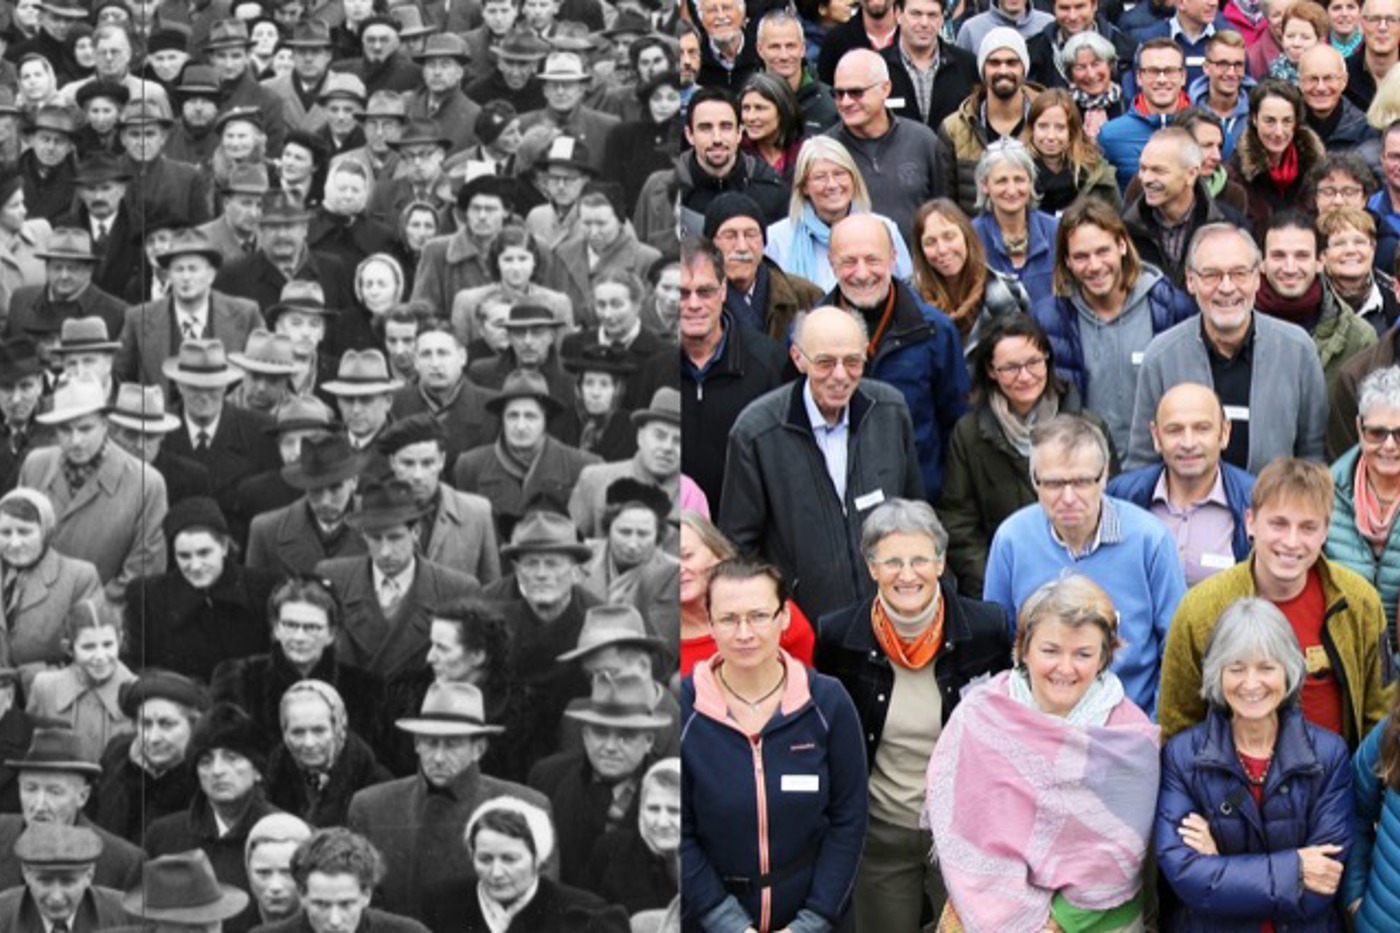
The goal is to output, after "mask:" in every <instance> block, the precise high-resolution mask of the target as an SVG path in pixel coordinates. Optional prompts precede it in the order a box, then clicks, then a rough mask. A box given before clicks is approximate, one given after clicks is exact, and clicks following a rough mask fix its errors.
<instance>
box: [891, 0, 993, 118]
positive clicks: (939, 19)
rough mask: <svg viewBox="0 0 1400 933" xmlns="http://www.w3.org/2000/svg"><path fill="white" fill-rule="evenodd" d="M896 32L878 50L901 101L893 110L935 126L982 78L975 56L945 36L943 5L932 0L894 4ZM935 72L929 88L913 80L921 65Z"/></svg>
mask: <svg viewBox="0 0 1400 933" xmlns="http://www.w3.org/2000/svg"><path fill="white" fill-rule="evenodd" d="M896 8H897V9H898V13H897V16H898V18H899V35H898V37H897V38H896V39H895V41H894V42H893V43H892V44H890V45H887V46H885V48H883V49H881V50H880V57H881V58H883V59H884V60H885V63H886V64H887V65H888V66H889V70H890V97H891V99H894V98H898V99H899V100H901V101H902V103H901V104H900V105H899V106H898V107H894V108H892V109H893V111H894V114H895V115H896V116H900V117H904V118H905V119H907V120H914V121H916V122H922V123H924V124H925V125H926V126H928V128H929V129H931V130H933V131H934V132H937V131H938V128H939V127H940V126H942V125H943V121H944V120H945V119H947V117H948V115H949V114H950V113H952V112H953V111H954V110H957V109H958V107H959V105H961V104H962V102H963V101H964V100H966V99H967V96H968V95H969V94H971V93H972V89H973V88H974V87H976V86H977V85H978V84H980V83H981V81H982V76H981V75H980V74H978V71H977V56H975V55H973V54H972V53H971V52H969V51H967V50H966V49H962V48H959V47H958V46H956V45H954V44H953V43H951V42H945V41H943V39H942V37H941V35H940V33H941V31H942V29H943V5H942V4H941V3H938V2H936V0H913V2H912V3H905V4H896ZM917 69H922V71H923V72H925V73H926V72H928V70H929V69H932V70H933V73H932V74H931V75H930V76H929V77H928V79H927V80H928V82H929V84H928V89H927V91H926V92H925V93H922V94H921V93H920V90H921V89H920V88H918V87H917V86H916V85H915V83H914V82H915V78H916V77H917V76H919V71H918V70H917Z"/></svg>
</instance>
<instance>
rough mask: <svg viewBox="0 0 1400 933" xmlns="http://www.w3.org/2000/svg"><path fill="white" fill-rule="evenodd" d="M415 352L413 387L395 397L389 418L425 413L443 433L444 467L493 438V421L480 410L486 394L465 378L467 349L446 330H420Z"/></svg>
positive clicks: (434, 327)
mask: <svg viewBox="0 0 1400 933" xmlns="http://www.w3.org/2000/svg"><path fill="white" fill-rule="evenodd" d="M417 354H418V356H417V366H418V383H417V384H416V385H409V386H404V387H403V388H401V389H399V390H398V392H397V393H395V395H394V403H393V407H392V409H391V413H392V415H393V417H394V418H407V417H409V416H411V415H416V414H419V413H421V412H431V413H432V414H433V416H434V417H436V418H437V419H438V421H439V422H440V423H441V424H442V426H443V427H444V428H445V429H446V430H447V457H448V461H447V462H448V463H455V462H456V460H457V457H458V456H460V455H461V453H462V452H463V451H465V450H470V449H471V448H473V447H478V446H480V445H482V444H488V443H490V442H491V441H493V440H495V438H496V430H497V426H498V424H499V422H498V421H497V420H496V416H495V415H493V414H492V413H491V412H490V411H489V410H488V409H487V407H486V403H487V401H489V400H490V398H491V395H490V393H489V392H487V391H486V390H484V389H482V388H481V387H479V386H477V385H474V384H473V383H472V382H471V380H469V379H467V377H466V368H467V350H466V348H465V347H464V346H462V342H461V340H460V339H459V338H458V337H457V334H456V333H455V332H454V331H453V330H452V328H451V327H448V326H447V325H445V324H436V325H431V326H429V327H428V328H426V329H424V330H423V332H422V333H420V334H419V335H418V341H417Z"/></svg>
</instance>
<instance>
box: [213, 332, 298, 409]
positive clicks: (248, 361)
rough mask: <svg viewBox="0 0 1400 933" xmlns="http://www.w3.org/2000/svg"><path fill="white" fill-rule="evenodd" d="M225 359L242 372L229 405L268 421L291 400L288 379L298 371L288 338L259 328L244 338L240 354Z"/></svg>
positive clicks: (229, 398)
mask: <svg viewBox="0 0 1400 933" xmlns="http://www.w3.org/2000/svg"><path fill="white" fill-rule="evenodd" d="M228 359H229V362H230V363H233V364H234V365H235V366H237V367H238V368H239V369H241V370H243V381H242V382H240V383H239V384H238V388H237V389H235V390H233V392H231V393H229V397H228V400H229V403H230V404H232V405H236V406H238V407H240V408H246V409H248V410H249V411H256V412H261V413H262V414H264V415H268V416H269V417H272V416H273V415H275V413H276V411H277V409H278V408H280V407H282V404H283V403H284V402H285V401H286V400H287V399H288V398H291V396H292V378H293V377H294V376H295V375H296V374H297V373H298V372H299V371H300V367H299V366H298V364H297V361H296V357H295V356H294V355H293V352H292V338H291V337H289V336H287V335H286V334H284V333H283V334H274V333H272V332H271V331H268V330H265V329H263V328H261V327H259V328H258V329H257V330H255V331H253V332H252V333H251V334H249V335H248V343H247V345H246V346H244V348H243V351H242V352H241V353H230V354H229V355H228Z"/></svg>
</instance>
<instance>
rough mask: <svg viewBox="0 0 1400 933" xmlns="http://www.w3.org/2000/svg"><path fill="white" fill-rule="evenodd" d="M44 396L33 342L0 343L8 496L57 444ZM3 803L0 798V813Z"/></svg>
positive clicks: (0, 430)
mask: <svg viewBox="0 0 1400 933" xmlns="http://www.w3.org/2000/svg"><path fill="white" fill-rule="evenodd" d="M43 394H44V369H43V365H42V364H41V363H40V362H39V355H38V350H37V348H36V347H35V346H34V341H33V340H30V339H29V338H28V337H26V336H23V335H21V336H19V337H15V338H13V339H9V340H6V341H4V342H3V343H0V489H4V490H5V491H6V492H8V491H9V490H11V489H13V488H14V485H15V480H16V478H17V477H18V474H19V465H20V464H21V463H23V462H24V456H25V454H26V453H28V452H29V450H30V449H31V448H33V447H45V446H48V445H49V444H52V443H53V442H54V430H53V428H51V427H49V426H48V425H46V424H40V423H39V422H38V421H36V420H35V419H34V415H35V414H36V413H37V412H38V410H39V399H40V398H41V397H42V396H43ZM2 803H3V796H0V809H3V805H2ZM0 851H4V850H3V849H0Z"/></svg>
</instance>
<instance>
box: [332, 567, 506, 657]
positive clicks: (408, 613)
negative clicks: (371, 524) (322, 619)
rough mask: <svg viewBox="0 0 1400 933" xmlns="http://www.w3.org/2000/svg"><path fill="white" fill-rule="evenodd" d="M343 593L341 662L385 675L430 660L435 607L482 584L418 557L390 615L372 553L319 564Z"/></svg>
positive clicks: (339, 639) (339, 593)
mask: <svg viewBox="0 0 1400 933" xmlns="http://www.w3.org/2000/svg"><path fill="white" fill-rule="evenodd" d="M316 573H317V574H319V575H320V576H323V577H325V578H326V579H328V580H330V581H331V584H332V585H333V586H334V587H335V592H336V595H337V596H339V597H340V604H341V609H342V613H343V615H342V618H341V625H340V631H339V632H337V633H336V656H337V657H338V658H339V659H340V661H341V663H344V664H352V665H354V666H355V667H360V668H364V669H365V670H367V671H369V672H371V673H373V674H378V675H379V676H380V677H382V678H383V679H384V680H386V681H387V680H389V679H390V678H391V677H393V676H394V675H396V674H398V673H400V672H403V671H406V670H410V669H412V668H416V667H422V666H424V665H426V664H427V661H426V655H427V652H428V633H429V631H430V630H431V628H432V624H433V623H432V610H433V609H435V608H437V607H438V606H443V605H446V604H447V603H450V602H452V601H453V600H456V599H461V598H462V597H465V596H473V595H475V594H476V593H477V592H479V591H480V589H481V584H479V583H478V582H477V580H476V578H475V577H473V576H471V575H470V574H467V573H464V572H463V571H460V570H454V569H452V568H450V567H444V566H442V565H441V564H435V563H433V562H432V561H430V560H426V559H424V558H421V557H420V558H418V560H417V570H416V572H415V573H414V577H413V585H412V586H411V587H409V590H408V592H407V593H405V594H404V596H403V601H402V603H401V604H400V606H399V608H398V613H397V618H395V619H393V620H391V619H388V618H386V617H385V615H384V610H383V609H381V608H380V606H379V596H378V594H377V593H376V592H375V590H374V578H373V574H372V572H371V570H370V560H369V558H368V557H339V558H334V559H332V560H324V561H322V562H321V563H319V564H317V565H316Z"/></svg>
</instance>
